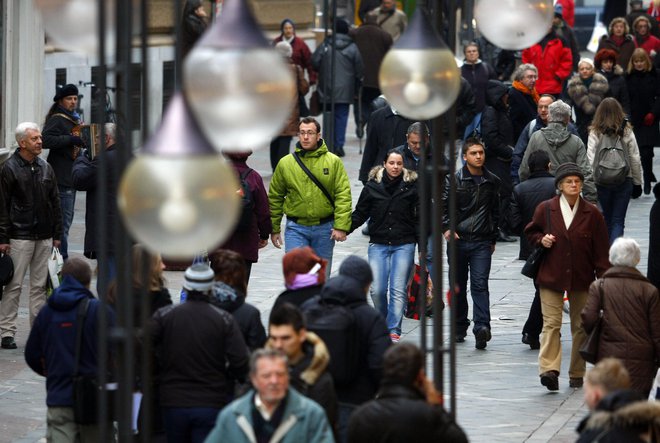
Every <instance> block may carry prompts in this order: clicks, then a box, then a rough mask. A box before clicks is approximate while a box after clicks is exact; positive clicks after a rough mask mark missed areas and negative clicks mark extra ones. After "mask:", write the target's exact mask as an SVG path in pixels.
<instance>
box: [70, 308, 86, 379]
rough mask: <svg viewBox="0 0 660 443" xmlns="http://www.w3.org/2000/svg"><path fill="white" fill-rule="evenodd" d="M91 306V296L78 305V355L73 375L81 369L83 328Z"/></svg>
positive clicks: (75, 359) (74, 363)
mask: <svg viewBox="0 0 660 443" xmlns="http://www.w3.org/2000/svg"><path fill="white" fill-rule="evenodd" d="M88 308H89V298H88V297H85V299H84V300H82V301H81V302H80V304H79V305H78V315H76V356H75V358H74V361H73V376H74V377H75V376H77V375H78V370H79V369H80V354H81V352H80V351H81V348H82V337H83V328H84V327H85V317H87V309H88Z"/></svg>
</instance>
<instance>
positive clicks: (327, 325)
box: [301, 295, 361, 386]
mask: <svg viewBox="0 0 660 443" xmlns="http://www.w3.org/2000/svg"><path fill="white" fill-rule="evenodd" d="M301 310H302V312H303V314H304V315H305V322H306V324H307V330H308V331H312V332H314V333H315V334H316V335H318V336H319V337H320V338H321V340H323V343H325V345H326V347H327V348H328V352H329V353H330V363H329V364H328V371H329V372H330V374H331V375H332V378H333V380H334V382H335V385H337V386H342V385H347V384H350V383H351V382H353V381H354V380H355V378H356V377H357V376H358V374H359V372H360V361H361V358H360V349H359V348H360V337H359V334H358V328H357V320H356V319H355V313H354V312H353V309H351V306H350V305H348V306H347V305H342V304H339V303H337V302H331V301H328V300H324V299H323V298H321V296H320V295H316V296H314V297H312V298H311V299H309V300H307V301H306V302H305V303H304V304H303V305H302V306H301Z"/></svg>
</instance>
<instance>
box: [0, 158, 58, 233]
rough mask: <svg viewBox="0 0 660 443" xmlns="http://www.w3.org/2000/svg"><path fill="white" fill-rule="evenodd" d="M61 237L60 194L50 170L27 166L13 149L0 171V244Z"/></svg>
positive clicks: (36, 163) (38, 165)
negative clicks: (11, 241)
mask: <svg viewBox="0 0 660 443" xmlns="http://www.w3.org/2000/svg"><path fill="white" fill-rule="evenodd" d="M61 237H62V211H61V209H60V194H59V191H58V189H57V180H56V178H55V174H54V172H53V168H52V167H51V166H50V165H49V164H48V163H46V162H45V161H44V160H42V159H41V158H40V157H37V158H36V159H34V161H33V162H32V163H28V162H27V161H25V160H24V159H23V157H21V155H20V154H19V149H16V151H15V152H14V154H13V155H12V156H11V157H9V158H8V159H7V161H6V162H5V163H4V164H3V165H2V169H1V170H0V244H9V240H10V239H12V238H14V239H19V240H46V239H48V238H54V239H60V238H61Z"/></svg>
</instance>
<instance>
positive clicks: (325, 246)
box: [284, 220, 335, 277]
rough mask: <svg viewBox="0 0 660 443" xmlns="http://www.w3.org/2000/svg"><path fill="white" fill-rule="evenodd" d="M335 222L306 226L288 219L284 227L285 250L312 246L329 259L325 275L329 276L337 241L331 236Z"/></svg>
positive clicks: (319, 254) (321, 255)
mask: <svg viewBox="0 0 660 443" xmlns="http://www.w3.org/2000/svg"><path fill="white" fill-rule="evenodd" d="M333 223H334V221H329V222H327V223H323V224H321V225H316V226H304V225H299V224H298V223H296V222H294V221H291V220H287V221H286V227H285V229H284V251H285V252H289V251H291V250H292V249H296V248H302V247H304V246H309V247H311V248H312V249H313V250H314V252H316V254H317V255H318V256H319V257H321V258H324V259H326V260H328V267H327V268H326V271H325V275H326V276H327V277H329V276H330V272H331V271H332V250H333V249H334V248H335V241H334V240H332V239H331V238H330V234H331V233H332V224H333Z"/></svg>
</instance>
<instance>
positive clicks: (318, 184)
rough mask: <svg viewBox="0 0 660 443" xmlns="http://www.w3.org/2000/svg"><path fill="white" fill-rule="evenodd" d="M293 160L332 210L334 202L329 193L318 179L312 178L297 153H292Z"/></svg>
mask: <svg viewBox="0 0 660 443" xmlns="http://www.w3.org/2000/svg"><path fill="white" fill-rule="evenodd" d="M293 158H295V159H296V162H298V164H299V165H300V167H301V168H302V170H303V171H304V172H305V174H307V177H309V179H310V180H311V181H312V182H313V183H314V184H315V185H316V186H317V187H318V188H319V189H320V190H321V192H322V193H323V195H325V198H327V199H328V201H329V202H330V206H332V209H334V208H335V201H334V200H333V199H332V197H331V196H330V193H329V192H328V190H327V189H325V187H324V186H323V184H322V183H321V182H320V181H319V179H318V178H316V177H315V176H314V174H312V171H310V170H309V168H308V167H307V166H305V164H304V163H303V162H302V160H301V159H300V156H299V155H298V153H297V152H294V153H293Z"/></svg>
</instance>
